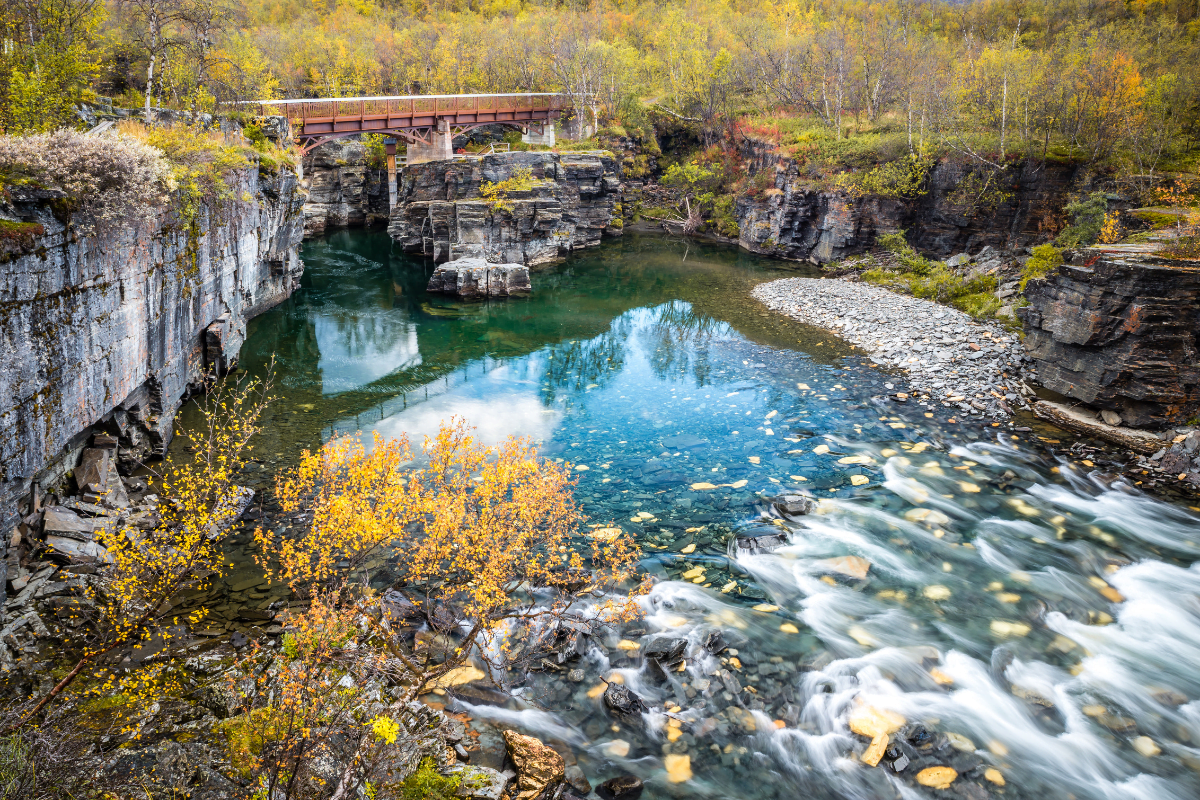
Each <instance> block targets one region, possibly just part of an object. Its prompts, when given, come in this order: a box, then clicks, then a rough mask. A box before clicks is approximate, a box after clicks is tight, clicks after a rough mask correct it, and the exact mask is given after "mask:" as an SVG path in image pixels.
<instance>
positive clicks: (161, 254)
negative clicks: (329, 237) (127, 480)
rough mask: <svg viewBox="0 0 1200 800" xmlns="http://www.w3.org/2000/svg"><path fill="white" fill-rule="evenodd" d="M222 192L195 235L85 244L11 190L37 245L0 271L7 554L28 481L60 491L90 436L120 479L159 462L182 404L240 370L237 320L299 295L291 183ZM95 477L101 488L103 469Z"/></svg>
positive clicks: (190, 230) (183, 232)
mask: <svg viewBox="0 0 1200 800" xmlns="http://www.w3.org/2000/svg"><path fill="white" fill-rule="evenodd" d="M229 180H230V184H231V186H230V188H231V192H230V194H231V196H232V197H233V198H237V199H233V200H229V201H226V202H224V203H222V204H220V205H212V204H210V205H202V206H201V207H200V209H199V211H198V217H197V218H196V220H195V222H196V225H195V226H194V227H193V226H190V225H184V224H182V223H181V220H180V219H179V218H178V217H177V216H176V215H175V214H174V212H169V211H164V212H163V213H162V214H160V215H159V217H158V219H157V220H155V221H154V223H153V224H146V225H139V226H135V227H133V228H129V229H124V230H118V231H113V232H111V233H108V234H106V235H97V236H93V237H90V238H85V239H78V238H76V237H75V234H74V230H73V229H68V228H66V227H65V226H64V224H63V222H61V221H60V220H59V219H58V218H57V217H56V216H55V214H54V213H53V211H52V209H51V207H50V204H49V203H47V202H45V198H40V197H38V196H35V195H32V194H25V195H23V194H21V190H20V189H19V187H12V189H11V196H12V200H11V205H10V206H9V207H7V208H5V209H4V211H5V213H6V214H8V215H10V216H14V217H16V218H18V219H22V220H25V221H27V222H36V223H38V224H40V225H41V226H42V228H43V230H44V233H43V234H42V235H40V236H38V238H37V241H36V242H35V247H34V248H33V249H32V252H28V253H25V254H23V255H19V256H17V257H13V258H10V259H8V260H5V261H3V263H0V515H3V514H4V512H7V514H8V516H6V517H5V518H4V519H3V520H0V521H4V522H5V524H4V525H3V526H0V535H2V536H3V538H4V540H5V541H7V540H8V539H9V531H10V529H11V525H12V524H13V517H12V512H13V511H14V510H15V503H14V501H15V499H16V498H18V497H20V496H22V495H24V494H26V492H28V491H29V489H30V483H31V481H33V482H35V483H36V484H38V485H40V486H41V487H43V488H45V487H49V486H52V485H54V484H56V483H57V482H58V481H59V480H60V479H61V477H62V476H63V475H64V474H65V473H66V471H68V470H70V469H72V468H74V467H75V466H76V464H77V463H78V462H79V458H80V454H81V452H82V451H83V449H84V447H85V445H86V444H87V443H88V442H89V441H90V439H91V438H92V435H93V434H94V433H96V432H103V433H105V434H108V439H106V440H105V441H106V443H107V444H106V446H111V447H112V448H114V452H113V453H112V456H111V457H112V459H113V460H114V461H115V463H116V464H117V466H118V467H119V468H120V469H121V471H122V472H125V473H128V471H129V469H130V468H132V467H133V466H134V465H135V464H136V463H137V462H138V461H139V460H141V459H143V458H145V457H147V456H149V455H152V454H154V453H157V452H161V451H162V450H163V449H164V447H165V446H166V444H167V442H168V441H169V439H170V436H171V422H172V418H173V415H174V413H175V411H176V409H177V408H178V407H179V405H180V403H181V402H182V400H183V399H184V398H185V396H186V395H187V394H188V393H189V392H190V391H191V390H192V388H193V387H195V386H196V385H197V383H198V382H199V381H201V379H202V378H203V377H204V376H205V375H206V374H208V373H210V372H214V371H215V372H220V371H223V370H224V369H228V367H229V366H230V365H231V364H232V363H233V362H234V361H235V360H236V358H237V353H238V350H239V349H240V347H241V344H242V341H243V340H244V338H245V334H246V321H247V320H248V319H250V318H251V317H253V316H255V315H256V314H259V313H261V312H263V311H265V310H266V309H268V308H270V307H272V306H273V305H275V304H277V303H279V302H280V301H282V300H284V299H285V298H286V297H288V296H289V295H290V294H291V293H292V291H293V290H294V289H295V288H296V286H297V285H298V283H299V278H300V273H301V271H302V264H301V262H300V258H299V249H298V248H299V244H300V241H301V239H302V236H303V215H302V212H301V205H302V203H303V193H302V192H301V191H300V190H299V186H298V184H297V180H296V176H295V174H294V173H292V172H290V171H286V170H285V171H282V172H280V173H279V174H277V175H273V176H268V175H266V174H265V173H260V172H259V171H258V170H257V169H247V170H242V171H240V172H237V173H235V174H234V175H233V176H232V177H231V178H230V179H229ZM93 466H95V469H94V470H92V471H93V472H95V473H96V475H97V476H99V477H103V478H105V479H106V480H107V479H108V478H109V477H110V476H109V475H108V473H107V470H108V468H109V467H108V463H107V462H104V460H103V459H102V458H99V457H97V463H96V464H95V465H93ZM89 474H90V473H89ZM76 477H77V479H82V478H83V477H84V475H82V474H81V475H77V476H76ZM99 477H98V478H97V479H99ZM88 485H89V486H90V485H91V484H88ZM36 496H37V495H36V493H35V495H34V498H35V499H34V500H33V501H32V505H33V506H34V507H36V506H37V502H36ZM36 510H37V509H36V508H32V509H28V508H27V509H25V510H24V511H23V512H22V513H24V514H29V513H31V511H36ZM0 580H2V578H0Z"/></svg>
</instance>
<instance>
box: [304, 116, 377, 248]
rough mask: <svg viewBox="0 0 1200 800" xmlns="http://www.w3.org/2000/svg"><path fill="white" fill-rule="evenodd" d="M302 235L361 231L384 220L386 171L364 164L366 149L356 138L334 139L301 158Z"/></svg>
mask: <svg viewBox="0 0 1200 800" xmlns="http://www.w3.org/2000/svg"><path fill="white" fill-rule="evenodd" d="M304 176H305V177H304V185H305V187H306V188H307V189H308V199H307V200H306V201H305V202H304V235H305V237H311V236H320V235H321V234H323V233H325V232H326V231H327V230H330V229H333V228H361V227H363V226H365V225H370V224H373V223H375V222H383V221H385V220H386V219H387V205H388V196H387V171H386V170H379V169H371V168H370V167H368V165H367V148H366V147H365V146H364V145H363V143H362V142H359V141H358V140H356V139H335V140H334V141H332V142H326V143H325V144H323V145H321V146H320V147H317V148H316V149H315V150H313V152H312V153H311V154H310V155H309V156H307V157H306V158H305V159H304Z"/></svg>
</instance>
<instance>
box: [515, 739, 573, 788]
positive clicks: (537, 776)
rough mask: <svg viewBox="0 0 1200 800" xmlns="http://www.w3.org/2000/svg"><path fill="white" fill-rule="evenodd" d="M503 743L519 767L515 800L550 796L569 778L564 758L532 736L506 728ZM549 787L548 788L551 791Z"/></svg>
mask: <svg viewBox="0 0 1200 800" xmlns="http://www.w3.org/2000/svg"><path fill="white" fill-rule="evenodd" d="M504 746H505V749H506V750H507V751H508V757H509V758H510V759H511V760H512V762H513V764H515V765H516V767H517V789H518V790H519V791H518V792H517V794H516V796H515V797H514V798H513V800H537V798H541V797H543V796H549V792H550V791H552V790H553V789H555V788H556V787H557V786H558V785H559V784H560V783H562V782H563V779H564V778H565V777H566V764H565V763H564V762H563V757H562V756H560V755H559V754H558V753H556V752H555V751H554V750H553V749H552V748H550V747H547V746H546V745H545V744H543V743H542V742H541V740H540V739H536V738H534V737H533V736H525V735H524V734H520V733H517V732H516V731H504ZM548 790H549V791H548Z"/></svg>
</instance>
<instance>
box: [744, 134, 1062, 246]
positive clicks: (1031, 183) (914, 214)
mask: <svg viewBox="0 0 1200 800" xmlns="http://www.w3.org/2000/svg"><path fill="white" fill-rule="evenodd" d="M744 156H745V157H746V161H747V164H748V166H749V168H750V172H751V174H752V175H759V174H760V173H763V172H764V171H765V172H766V176H767V177H766V180H765V181H764V180H763V178H762V177H760V178H759V179H758V181H757V183H759V184H762V183H764V182H765V183H766V184H767V186H766V188H764V189H755V190H754V194H753V196H742V197H739V198H738V202H737V219H738V224H739V226H740V229H741V231H740V234H739V243H740V244H741V246H742V247H744V248H746V249H747V250H750V251H752V252H756V253H761V254H763V255H769V256H774V257H777V258H785V259H791V260H798V261H800V260H806V261H813V262H816V263H828V262H831V261H837V260H838V259H841V258H844V257H846V256H848V255H852V254H855V253H859V252H862V251H863V250H865V249H867V248H869V247H871V246H872V245H873V244H874V242H875V239H876V237H877V236H879V235H881V234H885V233H894V232H895V231H897V230H901V229H903V230H906V231H907V232H908V238H909V240H910V241H911V242H912V243H913V245H914V246H915V247H917V249H918V250H921V251H922V252H927V253H933V254H937V255H942V256H948V255H951V254H953V253H962V252H975V251H977V250H980V249H982V248H983V247H985V246H987V245H991V246H993V247H995V248H997V249H1000V250H1015V249H1019V248H1022V247H1026V246H1029V245H1031V244H1039V243H1041V242H1044V241H1046V240H1047V239H1048V238H1050V237H1051V236H1052V234H1053V233H1055V232H1056V231H1057V230H1059V229H1060V228H1061V226H1062V208H1063V205H1064V204H1065V203H1066V201H1067V194H1068V192H1069V191H1070V190H1071V189H1072V188H1073V187H1075V182H1076V180H1077V178H1078V176H1077V175H1076V169H1075V168H1074V167H1070V166H1064V165H1058V164H1050V163H1047V164H1034V163H1033V162H1026V163H1024V164H1022V165H1020V166H1018V167H1013V168H1010V169H1009V170H1008V171H1007V172H1006V173H1004V175H1003V178H1004V180H1005V181H1006V183H1005V184H1004V185H999V184H997V183H996V182H995V181H992V182H991V183H989V182H988V180H987V178H988V176H987V174H986V173H983V172H981V171H979V170H975V169H973V168H971V167H970V166H968V165H964V164H961V163H956V162H952V161H941V162H938V163H937V164H935V165H934V166H933V167H932V169H931V170H930V172H929V175H928V177H927V179H926V180H927V182H926V188H927V191H926V192H925V193H924V194H922V195H920V196H918V197H912V198H889V197H879V196H874V195H867V196H864V197H853V196H851V195H850V194H848V193H846V192H844V191H840V190H837V189H830V188H829V185H828V181H827V180H825V179H823V178H822V177H821V176H819V175H810V174H808V170H807V168H806V167H805V165H803V164H801V163H799V162H797V161H795V160H793V159H790V158H786V157H783V156H781V155H780V154H779V153H778V151H776V150H775V149H774V148H768V147H766V146H763V145H760V144H757V143H750V144H748V145H747V147H746V150H745V152H744Z"/></svg>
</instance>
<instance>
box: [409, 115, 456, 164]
mask: <svg viewBox="0 0 1200 800" xmlns="http://www.w3.org/2000/svg"><path fill="white" fill-rule="evenodd" d="M429 141H430V143H429V144H422V143H421V142H412V143H410V144H409V145H408V161H407V163H409V164H423V163H425V162H426V161H447V160H449V159H451V158H454V145H453V142H454V134H452V133H451V132H450V124H449V123H448V122H447V121H446V120H444V119H439V120H438V123H437V128H436V129H434V130H432V131H430V132H429Z"/></svg>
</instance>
